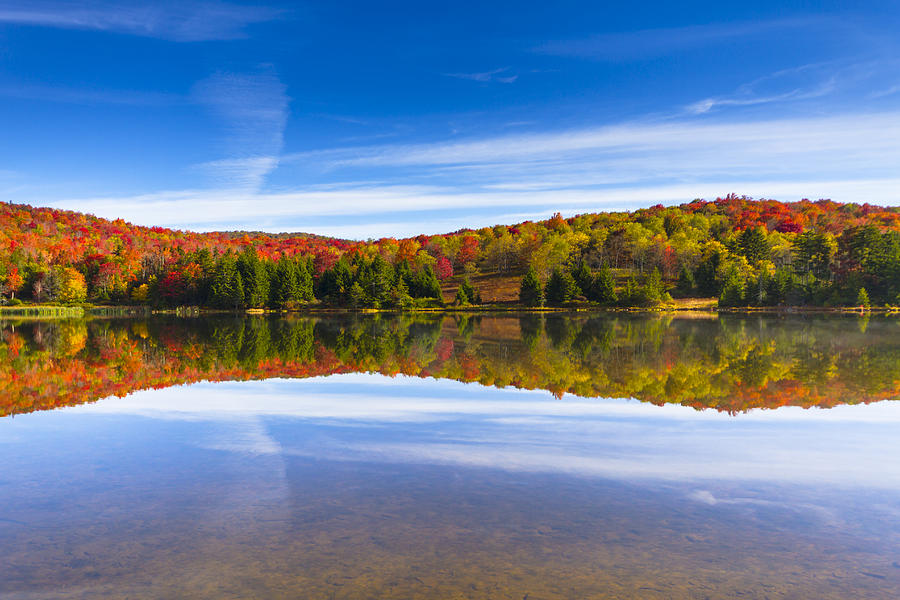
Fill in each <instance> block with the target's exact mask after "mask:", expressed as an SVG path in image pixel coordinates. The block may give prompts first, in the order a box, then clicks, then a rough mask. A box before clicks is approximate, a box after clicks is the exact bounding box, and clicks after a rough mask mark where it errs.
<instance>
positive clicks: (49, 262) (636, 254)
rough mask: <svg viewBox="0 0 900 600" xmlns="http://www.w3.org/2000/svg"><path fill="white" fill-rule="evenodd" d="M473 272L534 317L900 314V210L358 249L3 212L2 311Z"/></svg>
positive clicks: (281, 300) (298, 296)
mask: <svg viewBox="0 0 900 600" xmlns="http://www.w3.org/2000/svg"><path fill="white" fill-rule="evenodd" d="M476 276H479V277H481V279H482V280H483V279H484V276H491V277H496V278H500V279H506V280H510V281H513V282H514V285H515V287H516V288H517V290H518V298H517V301H512V302H510V303H511V304H521V305H528V306H539V305H544V304H546V305H551V306H554V305H555V306H598V307H601V306H626V307H629V306H653V305H659V304H667V303H672V302H673V301H677V300H679V299H690V298H707V299H716V300H717V301H718V304H719V305H720V306H733V307H741V306H802V305H807V306H869V305H894V304H898V303H900V298H898V294H900V209H897V208H894V207H878V206H870V205H867V204H864V205H859V204H840V203H836V202H831V201H827V200H820V201H816V202H811V201H806V200H804V201H801V202H793V203H782V202H777V201H774V200H752V199H749V198H745V197H736V196H727V197H725V198H719V199H717V200H715V201H702V200H696V201H694V202H691V203H688V204H683V205H680V206H674V207H664V206H662V205H657V206H654V207H651V208H646V209H641V210H637V211H634V212H609V213H595V214H583V215H578V216H574V217H570V218H563V217H562V216H561V215H559V214H557V215H555V216H554V217H552V218H551V219H548V220H545V221H538V222H530V221H527V222H524V223H519V224H517V225H508V226H507V225H498V226H494V227H485V228H482V229H478V230H460V231H457V232H453V233H449V234H442V235H420V236H417V237H413V238H406V239H393V238H383V239H379V240H369V241H349V240H341V239H334V238H326V237H320V236H316V235H310V234H287V233H285V234H266V233H258V232H214V233H191V232H185V231H177V230H171V229H164V228H160V227H139V226H135V225H131V224H129V223H126V222H124V221H122V220H115V221H109V220H105V219H100V218H96V217H93V216H90V215H86V214H81V213H76V212H68V211H62V210H55V209H49V208H32V207H30V206H25V205H17V204H0V292H2V293H0V302H2V303H5V304H18V303H21V302H23V301H24V302H34V303H62V304H73V303H84V302H90V303H94V304H120V305H146V306H150V307H155V308H166V307H177V306H201V307H207V308H217V309H223V310H243V309H248V308H258V309H277V310H296V309H301V308H303V307H309V306H334V307H349V308H359V307H372V308H407V307H439V306H444V305H450V304H452V305H457V306H458V305H463V306H465V305H479V304H484V303H488V302H489V300H483V299H482V290H481V289H479V288H478V286H476V285H473V284H472V283H471V281H470V279H471V278H474V277H476ZM450 283H452V284H453V285H452V286H451V287H449V288H448V284H450ZM442 288H443V289H442ZM448 289H450V290H451V291H450V292H448V291H447V290H448ZM454 289H455V294H454V293H453V290H454Z"/></svg>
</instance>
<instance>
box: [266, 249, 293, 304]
mask: <svg viewBox="0 0 900 600" xmlns="http://www.w3.org/2000/svg"><path fill="white" fill-rule="evenodd" d="M269 287H270V292H271V296H272V300H271V305H272V306H274V307H276V308H282V309H289V308H294V307H296V305H297V303H298V302H299V301H300V282H299V281H298V277H297V265H296V263H294V261H292V260H290V259H288V258H287V257H281V258H280V259H279V260H278V262H277V263H276V264H275V270H274V272H273V275H272V279H271V281H270V286H269Z"/></svg>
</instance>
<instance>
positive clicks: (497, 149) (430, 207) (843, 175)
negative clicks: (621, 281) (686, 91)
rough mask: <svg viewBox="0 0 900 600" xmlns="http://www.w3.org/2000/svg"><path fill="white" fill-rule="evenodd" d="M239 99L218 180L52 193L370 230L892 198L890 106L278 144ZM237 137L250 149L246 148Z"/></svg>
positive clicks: (153, 221) (183, 216)
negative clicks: (723, 202) (197, 185)
mask: <svg viewBox="0 0 900 600" xmlns="http://www.w3.org/2000/svg"><path fill="white" fill-rule="evenodd" d="M226 87H227V86H226ZM245 87H246V86H244V85H238V86H237V88H238V89H244V88H245ZM249 87H251V88H253V87H254V86H249ZM213 88H214V89H216V90H218V91H221V89H220V87H218V86H213ZM212 95H215V94H212V93H211V96H212ZM225 96H227V94H225ZM263 96H264V97H270V98H275V99H276V101H275V102H272V103H269V104H270V105H275V106H284V103H283V102H282V101H281V100H278V98H280V96H279V95H278V94H274V95H270V94H263ZM261 104H263V105H266V104H267V103H266V102H262V103H261ZM242 106H243V104H242V103H241V102H234V103H232V102H231V101H226V102H225V104H224V105H223V106H221V107H220V108H221V111H222V114H223V115H227V116H229V117H230V120H228V119H226V120H228V122H230V123H232V126H233V128H234V135H233V138H232V141H237V142H239V143H237V144H236V145H235V148H234V152H235V153H236V154H235V155H233V156H231V157H229V158H227V159H224V160H220V161H216V162H214V163H208V164H207V165H206V166H205V168H208V169H209V170H210V172H213V173H216V174H217V175H218V179H217V183H218V184H219V185H218V186H217V187H216V188H214V189H207V190H202V189H200V190H198V189H194V190H172V191H168V192H159V193H153V194H144V195H140V196H134V197H109V198H104V197H94V198H80V199H77V200H68V201H60V202H55V203H53V204H54V205H55V206H59V207H61V208H70V209H76V210H86V211H89V212H92V213H95V214H97V215H99V216H105V217H123V218H126V219H128V220H130V221H133V222H135V223H139V224H144V225H166V226H171V227H179V228H191V229H197V230H211V229H235V228H251V229H263V230H269V231H311V232H315V233H322V234H327V235H337V236H340V237H356V238H368V237H382V236H398V235H414V234H417V233H423V232H424V233H441V232H444V231H452V230H455V229H459V228H461V227H467V226H469V227H471V226H483V225H492V224H496V223H498V222H505V221H507V220H510V219H511V217H510V216H511V215H515V216H516V217H517V220H522V219H525V218H540V217H544V216H549V215H550V214H551V213H552V212H555V211H556V210H561V211H563V212H565V213H567V214H573V213H578V212H589V211H598V210H622V209H633V208H637V207H640V206H646V205H650V204H656V203H663V204H673V203H679V202H687V201H690V200H692V199H694V198H698V197H700V198H715V197H717V196H723V195H725V194H727V193H738V194H746V195H749V196H753V197H767V198H776V199H780V200H798V199H800V198H813V199H817V198H832V199H834V200H838V201H847V202H871V203H879V204H897V203H898V201H900V197H898V192H897V190H898V189H900V178H898V177H897V171H896V165H897V164H900V114H897V113H881V114H870V115H842V116H833V117H818V118H801V119H778V120H768V121H752V122H750V121H746V122H726V121H712V120H708V119H689V120H681V121H671V122H660V123H626V124H620V125H615V126H609V127H600V128H587V129H580V130H568V131H556V132H547V133H532V134H521V135H504V136H496V137H490V138H482V139H471V140H468V141H463V142H452V143H434V144H414V145H381V146H366V147H348V148H338V149H334V150H329V151H324V152H309V153H302V154H293V155H279V154H278V152H277V150H278V149H280V146H281V137H280V136H281V127H282V126H283V116H282V113H281V112H280V111H279V110H267V109H261V110H260V112H259V113H257V112H255V111H251V112H250V113H249V114H245V112H244V110H243V109H242V108H241V107H242ZM254 115H255V116H254ZM260 132H267V133H265V134H261V133H260ZM240 147H244V148H245V149H252V151H250V152H244V153H243V154H240V153H239V149H240ZM276 166H278V168H279V169H283V170H285V171H286V172H287V173H286V174H287V175H291V173H290V170H291V169H295V170H299V171H301V173H300V174H299V175H298V173H294V174H293V175H295V176H298V177H303V178H304V179H306V180H308V181H309V182H310V183H309V184H307V185H303V186H298V187H295V188H293V189H289V190H285V191H279V192H270V191H263V189H262V183H263V179H264V178H265V176H266V174H267V173H269V172H271V170H272V169H274V168H275V167H276ZM360 182H368V183H360ZM453 211H456V212H455V213H453ZM429 215H430V216H429ZM338 219H340V222H336V220H338Z"/></svg>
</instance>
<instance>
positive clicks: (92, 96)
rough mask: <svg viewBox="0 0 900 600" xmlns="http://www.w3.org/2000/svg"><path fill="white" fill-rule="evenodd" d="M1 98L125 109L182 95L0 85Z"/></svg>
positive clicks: (161, 103) (176, 100) (166, 101)
mask: <svg viewBox="0 0 900 600" xmlns="http://www.w3.org/2000/svg"><path fill="white" fill-rule="evenodd" d="M0 96H4V97H6V98H20V99H23V100H40V101H46V102H62V103H67V104H118V105H126V106H171V105H173V104H178V103H182V102H184V101H185V98H184V97H183V96H179V95H177V94H171V93H166V92H156V91H145V90H116V89H109V88H104V89H89V88H84V89H78V88H71V87H63V86H51V85H34V84H21V83H16V84H14V85H11V84H6V85H0Z"/></svg>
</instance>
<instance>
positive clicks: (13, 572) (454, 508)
mask: <svg viewBox="0 0 900 600" xmlns="http://www.w3.org/2000/svg"><path fill="white" fill-rule="evenodd" d="M898 423H900V403H896V402H881V403H873V404H869V405H860V406H839V407H837V408H832V409H802V408H798V407H786V408H780V409H777V410H752V411H750V412H747V413H741V414H737V415H729V414H727V413H721V412H716V411H712V410H707V411H697V410H695V409H693V408H689V407H685V406H680V405H665V406H654V405H651V404H647V403H641V402H638V401H635V400H626V399H602V398H600V399H585V398H579V397H576V396H571V395H566V396H564V397H563V398H562V399H556V398H555V397H553V396H552V395H551V394H549V393H548V392H545V391H525V390H515V389H496V388H491V387H483V386H479V385H477V384H463V383H459V382H455V381H449V380H432V379H420V378H406V377H395V378H387V377H384V376H381V375H365V374H353V375H335V376H331V377H326V378H312V379H302V380H283V379H273V380H267V381H254V382H225V383H199V384H194V385H189V386H176V387H169V388H166V389H161V390H149V391H141V392H137V393H134V394H132V395H130V396H128V397H126V398H108V399H105V400H102V401H100V402H97V403H95V404H85V405H80V406H74V407H67V408H63V409H59V410H55V411H46V412H35V413H31V414H25V415H18V416H15V417H12V418H6V419H2V420H0V448H2V449H3V451H4V453H5V454H6V457H7V460H6V468H5V469H4V470H3V472H2V473H0V505H2V506H4V507H5V510H4V512H3V517H2V518H0V544H2V547H4V548H6V549H9V554H8V561H7V562H6V566H5V567H4V566H0V598H2V599H3V600H7V599H10V600H11V599H13V598H15V599H18V598H79V597H92V598H93V597H98V598H106V597H108V598H118V597H124V596H127V595H135V596H139V597H142V598H145V597H146V598H171V597H198V598H202V597H235V598H237V597H301V598H329V597H334V598H370V597H378V598H439V597H460V598H515V599H517V600H519V599H521V598H523V597H525V596H526V595H527V596H528V598H529V599H531V598H576V597H616V598H632V597H633V598H697V597H710V598H720V597H722V598H725V597H736V596H738V595H744V596H746V597H752V598H764V597H769V598H812V597H815V598H848V597H854V598H891V597H893V595H892V594H893V590H896V589H898V586H900V562H898V561H900V493H898V492H900V453H898V452H897V451H896V449H897V442H896V440H897V437H896V431H897V425H898Z"/></svg>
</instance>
